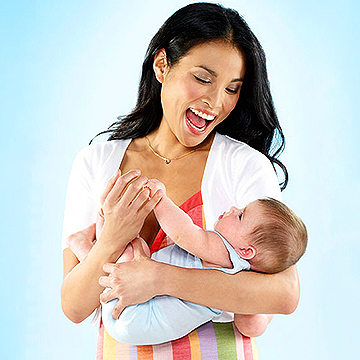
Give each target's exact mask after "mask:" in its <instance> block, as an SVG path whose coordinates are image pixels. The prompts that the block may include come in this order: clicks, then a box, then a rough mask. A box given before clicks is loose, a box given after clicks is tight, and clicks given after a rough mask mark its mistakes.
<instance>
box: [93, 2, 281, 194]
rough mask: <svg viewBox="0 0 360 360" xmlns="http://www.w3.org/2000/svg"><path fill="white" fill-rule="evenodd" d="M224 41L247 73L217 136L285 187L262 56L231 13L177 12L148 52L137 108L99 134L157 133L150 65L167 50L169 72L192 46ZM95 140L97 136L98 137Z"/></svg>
mask: <svg viewBox="0 0 360 360" xmlns="http://www.w3.org/2000/svg"><path fill="white" fill-rule="evenodd" d="M215 40H224V41H228V42H230V43H232V44H233V45H234V46H236V47H237V48H238V49H239V50H241V51H242V53H243V54H245V58H246V73H245V77H244V83H243V85H242V88H241V92H240V98H239V100H238V102H237V105H236V107H235V109H234V110H233V111H232V112H231V113H230V114H229V116H228V117H227V118H226V119H225V120H224V121H223V122H222V123H220V124H219V125H218V126H217V127H216V131H218V132H219V133H220V134H224V135H228V136H230V137H232V138H234V139H237V140H240V141H242V142H245V143H246V144H248V145H250V146H251V147H253V148H255V149H257V150H259V151H260V152H262V153H263V154H264V155H266V156H267V157H268V159H269V160H270V161H271V163H272V165H273V166H274V169H275V164H276V165H277V166H279V167H280V169H281V170H282V171H283V178H284V179H283V181H282V182H281V184H280V186H281V189H282V190H283V189H285V187H286V185H287V183H288V172H287V170H286V167H285V166H284V165H283V164H282V163H281V162H280V161H279V160H278V156H279V155H280V154H281V152H282V151H283V150H284V146H285V138H284V134H283V132H282V130H281V127H280V124H279V121H278V118H277V115H276V112H275V108H274V104H273V100H272V97H271V93H270V86H269V80H268V76H267V71H266V60H265V53H264V50H263V49H262V47H261V45H260V43H259V41H258V40H257V38H256V37H255V35H254V34H253V33H252V31H251V30H250V28H249V26H248V25H247V23H246V22H245V20H244V19H243V18H242V17H241V16H240V15H239V14H238V12H236V11H235V10H233V9H229V8H224V7H223V6H221V5H217V4H211V3H203V2H202V3H195V4H190V5H187V6H185V7H183V8H181V9H179V10H178V11H176V12H175V13H174V14H173V15H172V16H171V17H170V18H169V19H168V20H166V22H165V23H164V25H163V26H162V27H161V28H160V29H159V31H158V32H157V33H156V34H155V36H154V37H153V39H152V40H151V42H150V44H149V47H148V49H147V52H146V55H145V59H144V63H143V66H142V75H141V80H140V85H139V91H138V99H137V103H136V106H135V108H134V109H133V110H132V111H131V113H130V114H128V115H126V116H119V117H118V121H117V122H115V123H113V124H112V125H110V127H109V128H108V130H106V131H103V132H101V133H100V134H104V133H110V134H111V135H110V137H109V139H108V140H119V139H134V138H138V137H143V136H146V135H147V134H149V133H150V132H152V131H153V130H155V129H156V128H157V127H158V126H159V125H160V122H161V119H162V115H163V109H162V106H161V100H160V91H161V84H160V83H159V82H158V81H157V79H156V77H155V73H154V71H153V61H154V57H155V55H156V53H157V52H158V51H159V50H160V49H165V51H166V55H167V62H168V64H169V66H174V65H175V64H176V63H177V62H179V60H180V59H181V58H182V57H183V56H185V55H186V54H187V52H188V51H189V50H190V49H191V48H192V47H193V46H196V45H199V44H203V43H205V42H208V41H215ZM100 134H99V135H100Z"/></svg>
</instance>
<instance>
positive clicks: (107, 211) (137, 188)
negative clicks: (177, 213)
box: [98, 170, 162, 248]
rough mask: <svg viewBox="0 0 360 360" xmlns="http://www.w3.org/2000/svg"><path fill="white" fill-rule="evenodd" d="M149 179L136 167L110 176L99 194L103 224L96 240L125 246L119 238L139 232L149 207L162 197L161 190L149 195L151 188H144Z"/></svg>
mask: <svg viewBox="0 0 360 360" xmlns="http://www.w3.org/2000/svg"><path fill="white" fill-rule="evenodd" d="M147 181H148V179H147V178H146V177H145V176H141V175H140V171H139V170H131V171H129V172H127V173H126V174H124V175H121V174H120V170H118V171H117V172H116V173H115V175H114V176H113V177H112V178H111V179H110V180H109V182H108V184H107V186H106V188H105V191H104V193H103V194H102V196H101V199H100V200H101V202H102V210H103V214H104V219H105V223H104V227H103V229H102V233H101V236H100V238H99V240H98V241H101V242H103V243H105V244H106V245H107V246H110V247H111V248H114V247H115V248H117V247H122V246H125V245H126V244H123V243H122V241H120V242H119V241H117V240H120V238H121V239H128V241H129V240H130V241H131V240H132V239H134V238H135V237H136V236H137V235H138V234H139V232H140V230H141V228H142V226H143V224H144V221H145V219H146V217H147V216H148V214H149V213H150V211H152V210H153V208H154V207H155V205H156V204H157V202H158V201H159V200H160V199H161V196H162V194H161V191H157V192H156V193H155V194H154V195H153V196H152V197H150V198H149V195H150V190H149V189H148V188H144V184H145V183H146V182H147Z"/></svg>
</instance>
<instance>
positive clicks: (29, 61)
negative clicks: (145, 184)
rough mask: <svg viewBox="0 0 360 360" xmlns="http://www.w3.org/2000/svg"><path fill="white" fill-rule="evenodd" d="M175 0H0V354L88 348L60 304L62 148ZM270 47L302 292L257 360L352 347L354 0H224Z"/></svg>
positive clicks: (125, 77)
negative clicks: (301, 250)
mask: <svg viewBox="0 0 360 360" xmlns="http://www.w3.org/2000/svg"><path fill="white" fill-rule="evenodd" d="M186 3H187V2H186V1H180V0H177V1H171V2H170V1H164V0H163V1H160V0H157V1H151V2H150V1H148V2H146V1H136V0H134V1H119V0H118V1H111V0H108V1H90V0H87V1H76V0H75V1H74V0H72V1H69V0H62V1H59V0H53V1H45V0H38V1H7V2H6V1H5V2H2V3H1V5H0V29H1V46H0V69H1V70H0V81H1V90H0V119H1V131H0V137H1V141H0V148H1V156H0V169H1V176H0V182H1V213H0V221H1V226H0V239H1V255H0V256H1V257H0V277H1V294H0V298H1V308H0V316H1V330H0V331H1V337H0V349H1V350H0V352H1V358H2V359H29V360H32V359H51V360H58V359H69V360H71V359H77V360H84V359H93V358H94V357H95V339H96V336H97V334H96V329H95V328H92V327H91V326H90V324H89V321H85V322H84V323H83V324H80V325H75V324H73V323H71V322H70V321H69V320H67V318H66V317H65V316H64V315H63V314H62V312H61V306H60V286H61V281H62V258H61V255H62V254H61V246H60V234H61V226H62V214H63V208H64V202H65V191H66V185H67V179H68V175H69V171H70V167H71V164H72V160H73V158H74V156H75V154H76V153H77V152H78V151H79V150H80V149H81V148H82V147H84V146H86V145H87V143H88V141H89V140H90V139H91V138H92V137H93V135H94V134H96V133H97V132H99V131H101V130H103V129H105V128H106V127H107V126H108V125H109V124H110V123H112V122H113V121H114V120H115V118H116V116H118V115H120V114H125V113H127V112H128V111H129V110H130V109H131V108H132V107H133V105H134V103H135V98H136V92H137V84H138V79H139V74H140V67H141V63H142V59H143V56H144V53H145V50H146V47H147V44H148V43H149V41H150V39H151V37H152V35H153V34H154V33H155V32H156V31H157V29H158V28H159V27H160V25H161V24H162V23H163V21H164V20H165V19H166V18H167V17H168V16H170V15H171V14H172V13H173V12H174V11H175V10H176V9H178V8H179V7H181V6H183V5H185V4H186ZM224 4H225V5H226V6H229V7H234V8H236V9H237V10H238V11H239V12H240V13H241V14H243V15H244V16H245V19H246V20H247V21H248V23H249V25H250V26H251V28H252V29H253V31H254V32H255V34H256V35H257V36H258V38H259V39H260V41H261V43H262V45H263V47H264V49H265V51H266V54H267V61H268V70H269V76H270V80H271V88H272V92H273V96H274V100H275V105H276V107H277V111H278V115H279V118H280V121H281V124H282V126H283V130H284V132H285V135H286V139H287V148H286V151H285V152H284V154H283V156H282V160H283V161H284V162H285V163H286V165H287V167H288V170H289V173H290V183H289V186H288V188H287V189H286V191H285V192H284V193H283V199H284V200H285V202H286V203H288V204H289V205H290V206H291V207H292V208H293V209H294V210H295V211H296V212H297V213H298V214H299V215H300V216H301V217H302V218H303V220H304V221H305V223H306V224H307V227H308V232H309V247H308V250H307V252H306V255H305V256H304V257H303V258H302V259H301V261H300V263H299V265H298V268H299V272H300V276H301V301H300V304H299V307H298V309H297V311H296V312H295V313H294V314H292V315H290V316H281V315H278V316H276V318H275V319H274V321H273V322H272V323H271V324H270V326H269V328H268V330H267V332H266V333H265V334H264V335H263V336H262V337H261V338H259V340H258V347H259V353H260V359H261V360H275V359H276V360H280V359H284V360H287V359H292V360H298V359H310V360H313V359H314V360H315V359H326V360H328V359H330V360H335V359H346V358H354V356H355V354H356V353H358V352H359V349H358V347H357V345H356V344H357V343H358V338H359V335H358V331H357V330H358V326H359V320H360V319H359V303H360V291H359V278H360V262H359V248H360V246H359V229H358V224H359V221H358V219H357V218H358V217H359V213H360V212H359V203H360V186H359V176H360V166H359V162H360V161H359V150H360V147H359V139H360V138H359V135H360V132H359V130H360V126H359V120H358V117H359V115H358V108H359V104H360V96H359V94H360V92H359V84H360V72H359V60H360V59H359V53H360V52H359V42H360V36H359V35H360V29H359V18H360V16H359V15H360V14H359V2H357V1H355V0H348V1H332V0H330V1H315V2H313V1H309V0H303V1H286V0H283V1H281V0H278V1H261V0H252V1H241V0H238V1H225V2H224Z"/></svg>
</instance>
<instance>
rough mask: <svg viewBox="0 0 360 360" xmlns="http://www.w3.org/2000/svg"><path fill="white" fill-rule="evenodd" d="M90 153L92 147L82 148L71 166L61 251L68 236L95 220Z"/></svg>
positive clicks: (65, 246) (65, 245)
mask: <svg viewBox="0 0 360 360" xmlns="http://www.w3.org/2000/svg"><path fill="white" fill-rule="evenodd" d="M92 152H93V147H92V146H88V147H86V148H84V149H83V150H81V151H80V152H79V153H78V154H77V155H76V157H75V160H74V162H73V165H72V169H71V172H70V177H69V182H68V187H67V194H66V203H65V212H64V222H63V231H62V249H63V250H64V249H65V248H67V247H68V245H67V244H66V239H67V237H68V236H69V235H71V234H74V233H75V232H77V231H80V230H83V229H85V228H86V227H87V226H89V225H91V224H92V223H94V222H95V219H96V209H95V204H96V202H95V199H94V171H93V167H92V155H93V154H92Z"/></svg>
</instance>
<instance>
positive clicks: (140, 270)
mask: <svg viewBox="0 0 360 360" xmlns="http://www.w3.org/2000/svg"><path fill="white" fill-rule="evenodd" d="M131 244H132V247H133V251H134V259H133V260H132V261H129V262H124V263H117V264H105V265H104V266H103V270H104V271H105V272H106V273H108V274H109V275H108V276H102V277H100V278H99V284H100V285H101V286H104V287H107V289H105V290H104V291H103V293H102V294H101V295H100V300H101V301H102V302H104V303H106V302H108V301H111V300H113V299H118V302H117V303H116V305H115V307H114V311H113V313H112V316H113V318H114V319H118V318H119V316H120V314H121V313H122V311H123V310H124V309H125V307H127V306H129V305H135V304H139V303H143V302H145V301H148V300H150V299H151V298H152V297H154V296H155V295H156V289H155V284H156V266H157V264H158V263H156V262H155V261H153V260H151V259H150V258H149V257H148V256H147V255H146V254H145V252H144V249H143V246H142V244H141V240H140V239H139V238H136V239H135V240H134V241H133V242H132V243H131ZM144 274H146V276H144ZM109 288H110V289H109Z"/></svg>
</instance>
